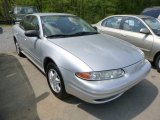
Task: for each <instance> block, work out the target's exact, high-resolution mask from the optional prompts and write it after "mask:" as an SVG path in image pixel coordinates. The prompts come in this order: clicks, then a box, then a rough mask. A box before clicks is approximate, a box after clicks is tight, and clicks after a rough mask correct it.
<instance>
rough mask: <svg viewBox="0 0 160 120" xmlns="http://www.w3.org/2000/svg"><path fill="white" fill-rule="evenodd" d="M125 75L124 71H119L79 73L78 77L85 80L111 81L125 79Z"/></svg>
mask: <svg viewBox="0 0 160 120" xmlns="http://www.w3.org/2000/svg"><path fill="white" fill-rule="evenodd" d="M124 74H125V72H124V70H122V69H117V70H109V71H100V72H78V73H76V76H77V77H79V78H81V79H84V80H110V79H116V78H120V77H123V76H124Z"/></svg>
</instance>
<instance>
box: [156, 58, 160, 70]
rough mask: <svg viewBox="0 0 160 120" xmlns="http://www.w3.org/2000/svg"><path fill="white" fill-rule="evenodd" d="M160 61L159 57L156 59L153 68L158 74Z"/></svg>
mask: <svg viewBox="0 0 160 120" xmlns="http://www.w3.org/2000/svg"><path fill="white" fill-rule="evenodd" d="M159 61H160V55H159V56H158V57H157V59H156V62H155V66H156V69H157V71H158V72H160V66H159V65H158V64H159Z"/></svg>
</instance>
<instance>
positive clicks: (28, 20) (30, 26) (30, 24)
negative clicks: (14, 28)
mask: <svg viewBox="0 0 160 120" xmlns="http://www.w3.org/2000/svg"><path fill="white" fill-rule="evenodd" d="M22 25H23V27H24V30H25V31H27V30H39V24H38V18H37V17H36V16H27V17H25V19H24V21H23V22H22Z"/></svg>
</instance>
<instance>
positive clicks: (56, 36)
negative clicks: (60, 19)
mask: <svg viewBox="0 0 160 120" xmlns="http://www.w3.org/2000/svg"><path fill="white" fill-rule="evenodd" d="M63 37H69V35H63V34H57V35H49V36H47V37H46V38H63Z"/></svg>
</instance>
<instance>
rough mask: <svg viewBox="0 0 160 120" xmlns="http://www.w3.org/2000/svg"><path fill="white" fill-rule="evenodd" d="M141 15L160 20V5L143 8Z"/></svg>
mask: <svg viewBox="0 0 160 120" xmlns="http://www.w3.org/2000/svg"><path fill="white" fill-rule="evenodd" d="M141 15H146V16H151V17H154V18H158V19H159V20H160V6H157V7H150V8H145V9H144V10H143V11H142V13H141Z"/></svg>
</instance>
